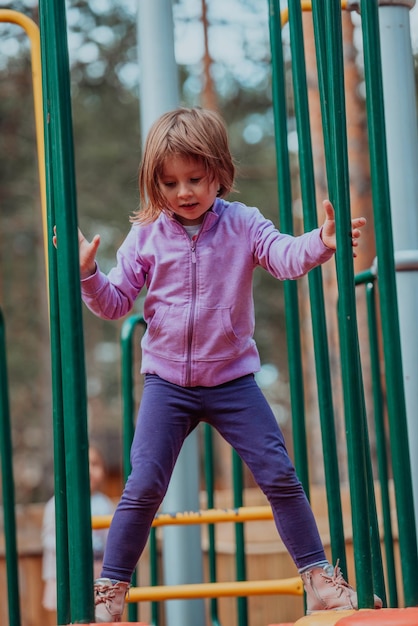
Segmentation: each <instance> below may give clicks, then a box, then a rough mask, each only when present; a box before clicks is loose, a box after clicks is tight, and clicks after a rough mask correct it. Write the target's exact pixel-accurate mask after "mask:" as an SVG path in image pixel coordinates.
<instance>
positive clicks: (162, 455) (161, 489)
mask: <svg viewBox="0 0 418 626" xmlns="http://www.w3.org/2000/svg"><path fill="white" fill-rule="evenodd" d="M201 421H204V422H207V423H208V424H211V425H212V426H213V427H214V428H216V430H217V431H218V432H219V433H220V434H221V435H222V437H224V439H226V441H227V442H228V443H230V444H231V446H233V447H234V448H235V450H236V451H237V452H238V454H239V455H240V457H241V458H242V459H243V461H244V462H245V463H246V464H247V466H248V467H249V469H250V470H251V472H252V474H253V476H254V478H255V480H256V482H257V484H258V485H259V486H260V488H261V489H262V491H263V492H264V493H265V495H266V497H267V499H268V501H269V503H270V505H271V508H272V511H273V515H274V520H275V523H276V526H277V529H278V531H279V534H280V537H281V538H282V541H283V543H284V544H285V546H286V547H287V549H288V551H289V553H290V555H291V557H292V558H293V560H294V562H295V564H296V566H297V568H298V569H302V568H305V567H307V566H309V565H312V564H314V563H318V562H319V561H322V560H325V558H326V557H325V554H324V549H323V546H322V542H321V539H320V537H319V533H318V529H317V526H316V523H315V519H314V517H313V514H312V510H311V507H310V505H309V502H308V500H307V498H306V495H305V492H304V491H303V488H302V485H301V483H300V481H299V480H298V478H297V476H296V472H295V469H294V467H293V464H292V462H291V460H290V458H289V455H288V453H287V450H286V446H285V443H284V439H283V435H282V433H281V431H280V428H279V426H278V424H277V422H276V419H275V417H274V415H273V413H272V411H271V409H270V407H269V405H268V403H267V401H266V399H265V398H264V396H263V394H262V392H261V390H260V389H259V387H258V385H257V384H256V382H255V380H254V376H253V375H248V376H244V377H243V378H239V379H237V380H233V381H231V382H229V383H225V384H223V385H219V386H217V387H191V388H185V387H179V386H177V385H173V384H172V383H169V382H167V381H165V380H162V379H161V378H159V377H158V376H155V375H151V374H147V375H146V377H145V385H144V390H143V395H142V400H141V406H140V409H139V414H138V420H137V424H136V429H135V435H134V440H133V443H132V448H131V464H132V472H131V474H130V476H129V478H128V480H127V482H126V485H125V489H124V491H123V494H122V497H121V500H120V502H119V505H118V507H117V509H116V511H115V515H114V518H113V521H112V524H111V527H110V530H109V535H108V539H107V545H106V552H105V556H104V563H103V570H102V576H105V577H107V578H111V579H116V580H122V581H126V582H129V581H130V579H131V576H132V572H133V571H134V569H135V567H136V564H137V562H138V559H139V557H140V556H141V553H142V551H143V549H144V546H145V544H146V542H147V539H148V535H149V531H150V528H151V524H152V521H153V519H154V516H155V514H156V513H157V510H158V508H159V506H160V504H161V501H162V500H163V498H164V495H165V493H166V491H167V488H168V484H169V481H170V478H171V474H172V472H173V469H174V465H175V463H176V460H177V457H178V455H179V452H180V449H181V447H182V444H183V442H184V440H185V438H186V437H187V435H188V434H189V433H190V432H192V430H193V429H194V428H196V426H197V425H198V424H199V422H201Z"/></svg>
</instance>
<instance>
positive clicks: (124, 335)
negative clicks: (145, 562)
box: [120, 315, 145, 622]
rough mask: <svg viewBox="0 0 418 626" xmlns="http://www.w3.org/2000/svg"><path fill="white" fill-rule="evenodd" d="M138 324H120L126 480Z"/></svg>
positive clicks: (134, 613) (137, 318)
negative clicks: (135, 338)
mask: <svg viewBox="0 0 418 626" xmlns="http://www.w3.org/2000/svg"><path fill="white" fill-rule="evenodd" d="M138 324H144V325H145V322H144V318H143V317H142V315H132V316H131V317H128V318H127V319H126V320H125V321H124V323H123V324H122V330H121V339H120V343H121V359H122V372H121V378H122V406H123V418H122V421H123V429H122V435H123V476H124V481H125V482H126V481H127V480H128V477H129V474H130V473H131V461H130V455H131V445H132V440H133V437H134V431H135V426H134V420H135V397H134V395H135V394H134V388H135V385H134V372H133V363H134V356H133V355H134V349H133V337H134V331H135V329H136V327H137V326H138ZM132 585H133V586H136V585H137V573H136V571H135V572H134V573H133V575H132ZM128 616H129V621H131V622H136V621H138V605H137V604H134V603H129V605H128Z"/></svg>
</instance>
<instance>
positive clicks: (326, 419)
mask: <svg viewBox="0 0 418 626" xmlns="http://www.w3.org/2000/svg"><path fill="white" fill-rule="evenodd" d="M289 26H290V43H291V50H292V69H293V83H294V93H295V112H296V122H297V129H298V137H299V142H298V145H299V163H300V179H301V192H302V200H303V216H304V225H305V230H312V229H313V228H317V226H318V221H317V211H316V190H315V175H314V166H313V156H312V141H311V131H310V120H309V103H308V90H307V82H306V66H305V55H304V45H303V29H302V10H301V5H300V1H299V0H297V1H296V2H295V1H294V0H293V1H291V2H289ZM308 283H309V295H310V302H311V315H312V329H313V340H314V355H315V370H316V379H317V389H318V401H319V415H320V421H321V436H322V448H323V454H324V468H325V482H326V490H327V501H328V516H329V527H330V536H331V549H332V555H333V560H334V562H335V561H336V560H337V559H339V560H340V563H341V568H342V570H343V571H344V572H346V571H347V563H346V554H345V540H344V527H343V515H342V506H341V496H340V478H339V471H338V453H337V438H336V434H335V424H334V411H333V400H332V383H331V370H330V365H329V361H330V358H329V350H328V342H327V336H328V334H327V325H326V317H325V301H324V291H323V283H322V271H321V268H319V267H318V268H316V269H314V270H313V271H311V272H309V275H308Z"/></svg>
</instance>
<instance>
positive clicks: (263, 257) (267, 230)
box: [250, 211, 335, 280]
mask: <svg viewBox="0 0 418 626" xmlns="http://www.w3.org/2000/svg"><path fill="white" fill-rule="evenodd" d="M250 233H251V235H250V236H251V241H252V246H253V254H254V257H255V261H256V263H257V264H258V265H261V266H262V267H264V269H266V270H267V271H268V272H269V273H270V274H272V275H273V276H275V278H278V279H279V280H288V279H290V280H293V279H296V278H300V277H301V276H304V275H305V274H307V272H309V271H310V270H311V269H313V268H314V267H317V266H318V265H321V264H322V263H325V262H326V261H328V260H329V259H330V258H331V257H332V256H333V255H334V252H335V250H332V249H331V248H328V247H327V246H326V245H325V244H324V242H323V241H322V239H321V229H320V228H316V229H314V230H312V231H310V232H307V233H304V234H303V235H300V236H298V237H294V236H292V235H286V234H284V233H281V232H279V231H278V230H277V229H276V228H275V226H274V224H273V223H272V222H271V221H270V220H267V219H265V218H264V217H263V216H262V215H261V213H260V212H259V211H256V213H255V214H254V215H253V218H252V220H251V228H250Z"/></svg>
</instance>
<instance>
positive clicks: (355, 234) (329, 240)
mask: <svg viewBox="0 0 418 626" xmlns="http://www.w3.org/2000/svg"><path fill="white" fill-rule="evenodd" d="M323 206H324V209H325V221H324V223H323V225H322V232H321V237H322V241H323V242H324V244H325V245H326V246H327V248H331V249H332V250H335V249H336V247H337V240H336V236H335V212H334V207H333V206H332V204H331V202H330V201H329V200H324V202H323ZM365 223H366V218H365V217H355V218H354V219H352V220H351V245H352V246H353V248H356V247H357V246H358V239H359V237H360V236H361V230H360V229H361V228H362V227H363V226H364V225H365ZM353 256H354V257H355V256H357V254H356V252H355V250H353Z"/></svg>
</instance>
